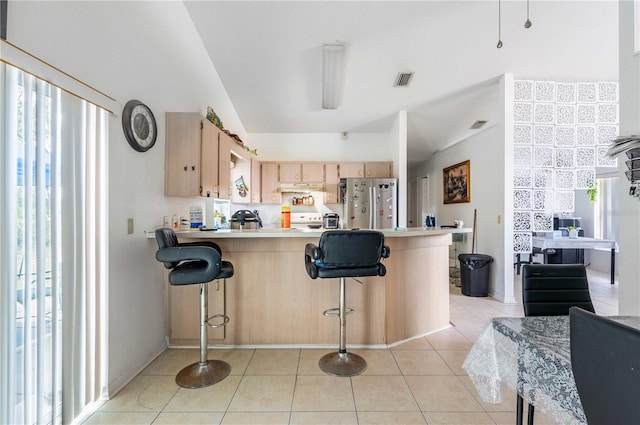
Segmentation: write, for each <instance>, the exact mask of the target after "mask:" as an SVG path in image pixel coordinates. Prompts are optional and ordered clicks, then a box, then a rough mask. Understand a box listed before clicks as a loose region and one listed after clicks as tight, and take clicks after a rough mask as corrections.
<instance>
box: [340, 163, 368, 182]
mask: <svg viewBox="0 0 640 425" xmlns="http://www.w3.org/2000/svg"><path fill="white" fill-rule="evenodd" d="M338 167H339V168H338V171H339V175H340V178H341V179H344V178H347V177H364V163H362V162H345V163H341V164H340V165H339V166H338Z"/></svg>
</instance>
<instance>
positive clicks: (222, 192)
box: [218, 131, 235, 199]
mask: <svg viewBox="0 0 640 425" xmlns="http://www.w3.org/2000/svg"><path fill="white" fill-rule="evenodd" d="M234 144H235V142H234V141H233V139H232V138H231V137H229V135H228V134H227V133H224V132H222V131H219V132H218V152H219V156H218V198H221V199H231V163H232V161H231V159H232V158H231V148H232V146H233V145H234Z"/></svg>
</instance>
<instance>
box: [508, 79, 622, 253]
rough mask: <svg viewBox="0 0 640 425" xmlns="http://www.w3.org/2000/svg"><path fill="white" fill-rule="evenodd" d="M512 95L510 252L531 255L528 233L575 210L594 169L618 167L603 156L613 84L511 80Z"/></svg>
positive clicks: (615, 116) (614, 112) (611, 122)
mask: <svg viewBox="0 0 640 425" xmlns="http://www.w3.org/2000/svg"><path fill="white" fill-rule="evenodd" d="M513 93H514V104H513V144H514V147H513V166H514V169H513V209H514V212H513V214H514V217H513V250H514V253H530V252H531V250H532V245H531V244H532V242H531V237H532V234H533V232H545V231H551V230H553V214H554V213H563V212H573V211H574V205H575V191H576V190H583V189H589V188H590V187H591V186H592V185H595V178H596V167H617V165H618V164H617V159H611V158H608V157H607V155H606V152H607V148H608V146H609V144H610V143H611V141H612V140H613V139H615V138H616V137H617V136H618V123H619V121H618V120H619V110H618V108H619V106H618V97H619V93H618V83H616V82H584V83H581V82H576V83H565V82H555V81H533V80H514V91H513Z"/></svg>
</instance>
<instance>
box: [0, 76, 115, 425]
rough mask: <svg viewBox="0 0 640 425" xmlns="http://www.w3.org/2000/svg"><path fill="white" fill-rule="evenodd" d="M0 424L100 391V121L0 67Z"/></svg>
mask: <svg viewBox="0 0 640 425" xmlns="http://www.w3.org/2000/svg"><path fill="white" fill-rule="evenodd" d="M0 95H1V96H2V106H0V112H2V114H1V115H0V117H2V118H0V130H1V131H0V136H1V140H2V145H1V147H2V152H1V156H2V160H1V162H0V201H1V202H0V205H1V206H0V220H1V222H2V223H3V224H4V226H3V227H4V228H5V229H7V230H6V232H0V238H1V242H2V243H1V248H0V265H1V266H2V267H1V270H2V271H1V272H0V273H2V282H3V284H2V287H1V288H0V329H1V333H0V338H1V341H0V342H1V344H0V347H1V348H0V350H1V352H0V423H24V424H39V423H43V424H49V423H53V424H56V423H70V422H71V421H72V420H73V419H74V418H76V417H77V416H78V415H79V414H80V413H81V412H82V410H83V409H84V408H85V407H87V406H88V405H89V404H90V403H92V402H93V401H96V400H98V399H99V398H100V396H101V395H102V393H103V392H105V391H106V384H107V382H106V379H107V373H106V370H107V369H106V366H107V365H106V358H107V357H106V319H107V317H106V301H107V294H106V281H107V272H106V270H107V269H106V267H107V250H106V245H107V238H106V211H107V208H106V196H107V179H106V177H107V176H106V165H107V156H106V141H107V139H108V131H107V128H108V127H107V125H108V114H107V112H106V111H104V110H102V109H100V108H98V107H96V106H94V105H92V104H90V103H88V102H86V101H84V100H81V99H79V98H77V97H75V96H73V95H71V94H69V93H67V92H65V91H62V90H60V89H59V88H57V87H54V86H51V85H49V84H48V83H46V82H45V81H43V80H39V79H37V78H35V77H33V76H32V75H29V74H28V73H25V72H23V71H20V70H18V69H16V68H14V67H12V66H9V65H5V64H0Z"/></svg>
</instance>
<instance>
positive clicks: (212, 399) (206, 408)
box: [164, 376, 241, 412]
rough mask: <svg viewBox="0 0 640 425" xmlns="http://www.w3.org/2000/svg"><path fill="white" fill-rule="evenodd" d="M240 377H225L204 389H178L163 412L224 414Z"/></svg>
mask: <svg viewBox="0 0 640 425" xmlns="http://www.w3.org/2000/svg"><path fill="white" fill-rule="evenodd" d="M240 379H241V378H240V376H227V377H226V378H225V379H223V380H222V381H220V382H218V383H217V384H214V385H210V386H208V387H204V388H198V389H189V388H180V390H179V391H178V392H177V394H176V395H175V396H174V397H173V398H172V399H171V401H170V402H169V403H168V404H167V407H166V408H165V409H164V411H165V412H224V411H225V410H227V406H229V402H230V401H231V398H232V397H233V395H234V393H235V392H236V389H237V388H238V384H239V383H240Z"/></svg>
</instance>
